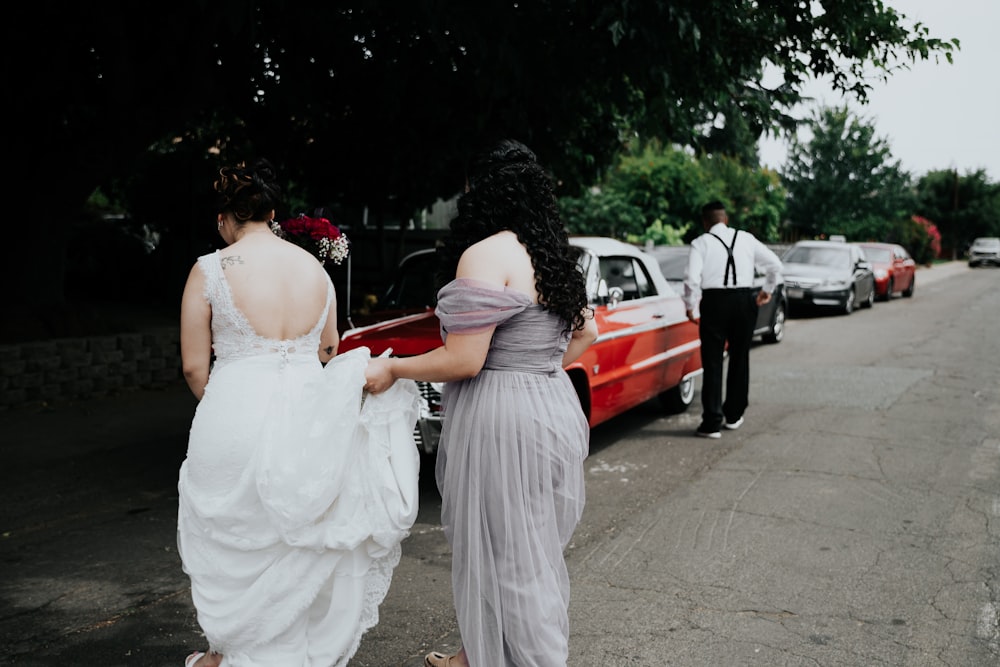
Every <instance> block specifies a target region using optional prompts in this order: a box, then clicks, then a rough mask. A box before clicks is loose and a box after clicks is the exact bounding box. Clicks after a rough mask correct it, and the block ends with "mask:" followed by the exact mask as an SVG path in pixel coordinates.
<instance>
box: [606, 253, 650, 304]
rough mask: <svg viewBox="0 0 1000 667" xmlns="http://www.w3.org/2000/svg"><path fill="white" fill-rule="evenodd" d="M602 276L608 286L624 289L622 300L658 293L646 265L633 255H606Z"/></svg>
mask: <svg viewBox="0 0 1000 667" xmlns="http://www.w3.org/2000/svg"><path fill="white" fill-rule="evenodd" d="M601 277H602V278H604V282H605V283H607V285H608V287H609V288H611V287H619V288H621V290H622V301H631V300H633V299H641V298H643V297H647V296H651V295H653V294H655V293H656V290H655V288H654V287H653V281H652V280H651V279H650V277H649V274H648V273H647V272H646V267H645V266H643V265H642V263H641V262H639V261H638V260H636V259H635V258H633V257H604V258H602V259H601Z"/></svg>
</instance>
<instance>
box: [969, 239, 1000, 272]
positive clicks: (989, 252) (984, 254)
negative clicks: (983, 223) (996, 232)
mask: <svg viewBox="0 0 1000 667" xmlns="http://www.w3.org/2000/svg"><path fill="white" fill-rule="evenodd" d="M983 264H992V265H993V266H1000V238H997V237H996V236H981V237H979V238H978V239H976V240H975V241H973V242H972V245H971V246H969V266H973V267H974V266H982V265H983Z"/></svg>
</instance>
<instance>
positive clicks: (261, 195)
mask: <svg viewBox="0 0 1000 667" xmlns="http://www.w3.org/2000/svg"><path fill="white" fill-rule="evenodd" d="M214 187H215V191H216V192H217V193H218V202H217V205H216V209H217V210H218V212H219V213H232V214H233V217H234V218H236V222H237V223H240V224H242V223H245V222H250V221H253V222H261V221H265V220H267V219H268V218H269V217H270V215H271V211H273V210H275V209H276V208H277V207H278V204H279V202H280V201H281V187H280V186H279V185H278V182H277V172H276V171H275V169H274V165H272V164H271V163H270V162H269V161H268V160H266V159H264V158H258V159H257V160H256V161H254V163H253V164H252V165H251V166H249V167H248V166H247V165H246V162H240V163H239V164H236V165H234V166H232V167H223V168H222V169H220V170H219V178H218V179H217V180H216V181H215V184H214Z"/></svg>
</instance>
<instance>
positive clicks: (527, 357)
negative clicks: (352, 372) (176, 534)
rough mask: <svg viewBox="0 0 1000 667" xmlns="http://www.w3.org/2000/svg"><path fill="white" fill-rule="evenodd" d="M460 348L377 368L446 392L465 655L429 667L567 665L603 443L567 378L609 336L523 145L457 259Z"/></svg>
mask: <svg viewBox="0 0 1000 667" xmlns="http://www.w3.org/2000/svg"><path fill="white" fill-rule="evenodd" d="M443 255H444V257H445V271H446V275H448V276H452V277H453V279H452V280H451V281H450V282H449V283H448V284H446V285H445V286H444V287H443V288H442V289H441V290H440V292H439V294H438V306H437V315H438V317H439V319H440V321H441V333H442V338H443V340H444V345H443V346H442V347H439V348H437V349H435V350H432V351H430V352H427V353H425V354H422V355H419V356H415V357H407V358H390V359H373V360H372V362H371V363H370V364H369V366H368V370H367V372H366V380H367V384H366V387H367V388H368V389H369V390H370V391H372V392H375V393H378V392H381V391H384V390H385V389H386V388H388V387H389V386H391V384H392V383H393V382H394V381H395V380H396V379H397V378H408V379H418V380H426V381H432V382H445V383H446V385H445V389H444V394H443V411H444V413H443V414H444V417H443V429H442V433H441V440H440V445H439V448H438V455H437V457H438V458H437V464H436V470H435V474H436V480H437V485H438V489H439V491H440V493H441V499H442V503H441V521H442V526H443V528H444V532H445V535H446V537H447V539H448V541H449V542H450V544H451V547H452V590H453V595H454V601H455V609H456V614H457V617H458V624H459V629H460V630H461V634H462V643H463V646H462V648H461V650H460V651H459V652H458V653H457V654H455V655H444V654H442V653H438V652H431V653H429V654H428V655H427V656H426V658H425V660H424V662H425V665H427V666H428V667H466V666H467V665H472V666H473V667H513V666H515V665H516V666H517V667H565V665H566V660H567V657H568V653H569V613H568V608H569V576H568V573H567V569H566V564H565V560H564V558H563V550H564V549H565V547H566V545H567V544H568V542H569V539H570V537H571V536H572V534H573V531H574V530H575V528H576V525H577V523H578V522H579V520H580V516H581V514H582V512H583V505H584V483H583V461H584V459H585V458H586V456H587V453H588V448H589V437H590V432H589V428H588V425H587V420H586V417H585V416H584V414H583V411H582V409H581V407H580V402H579V399H578V398H577V395H576V392H575V391H574V389H573V386H572V384H571V382H570V380H569V377H568V376H567V375H566V373H565V372H564V371H563V367H564V366H565V365H566V364H568V363H570V362H571V361H573V360H574V359H576V358H577V357H578V356H579V355H580V354H581V353H582V352H583V351H584V350H585V349H586V348H587V346H589V345H590V344H591V343H592V342H593V341H594V339H595V338H596V337H597V328H596V325H595V323H594V320H593V317H592V313H591V312H590V310H589V308H588V307H587V297H586V290H585V286H584V280H583V275H582V274H581V272H580V270H579V269H578V268H577V265H576V261H575V255H574V252H573V251H572V249H571V246H570V245H569V240H568V237H567V234H566V231H565V229H564V227H563V225H562V222H561V220H560V218H559V214H558V209H557V205H556V198H555V194H554V191H553V187H552V182H551V180H550V179H549V177H548V175H547V174H546V173H545V171H544V170H543V169H542V168H541V166H540V165H539V164H538V162H537V160H536V159H535V156H534V154H533V153H532V152H531V151H530V150H529V149H528V148H527V147H525V146H524V145H523V144H520V143H518V142H516V141H510V140H505V141H502V142H500V143H499V144H498V145H496V146H495V147H494V148H493V149H492V150H490V151H488V152H486V153H485V154H484V155H482V156H481V157H479V158H477V160H475V161H474V163H473V164H472V167H471V169H470V172H469V176H468V184H467V189H466V192H465V194H464V195H463V196H462V197H461V198H460V199H459V204H458V216H457V217H456V219H455V220H454V221H453V222H452V225H451V234H450V235H449V238H448V239H447V240H446V243H445V247H444V250H443Z"/></svg>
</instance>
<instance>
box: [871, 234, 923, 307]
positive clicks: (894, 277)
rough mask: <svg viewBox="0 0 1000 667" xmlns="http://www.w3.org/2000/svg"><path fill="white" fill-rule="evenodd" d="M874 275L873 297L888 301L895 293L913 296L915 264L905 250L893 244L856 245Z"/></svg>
mask: <svg viewBox="0 0 1000 667" xmlns="http://www.w3.org/2000/svg"><path fill="white" fill-rule="evenodd" d="M858 245H859V246H861V249H862V250H864V251H865V257H867V258H868V262H869V263H870V264H871V265H872V271H873V272H874V273H875V296H876V297H877V298H879V299H881V300H883V301H888V300H889V299H891V298H892V297H893V295H895V293H896V292H901V293H902V295H903V296H913V290H914V288H915V287H916V286H917V275H916V274H917V263H916V262H915V261H913V258H912V257H910V253H908V252H906V248H904V247H903V246H901V245H897V244H895V243H871V242H865V243H858Z"/></svg>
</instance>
